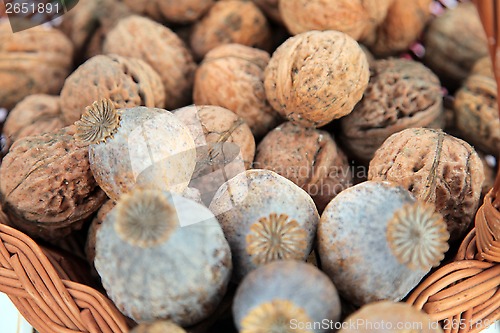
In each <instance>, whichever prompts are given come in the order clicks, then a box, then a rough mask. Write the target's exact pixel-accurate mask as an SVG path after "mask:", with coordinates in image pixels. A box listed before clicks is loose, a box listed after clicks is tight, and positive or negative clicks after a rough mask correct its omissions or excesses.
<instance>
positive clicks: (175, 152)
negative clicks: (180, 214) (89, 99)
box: [75, 100, 196, 201]
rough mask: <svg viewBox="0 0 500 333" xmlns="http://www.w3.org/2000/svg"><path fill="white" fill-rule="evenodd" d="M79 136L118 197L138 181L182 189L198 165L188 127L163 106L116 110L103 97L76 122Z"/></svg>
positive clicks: (101, 178)
mask: <svg viewBox="0 0 500 333" xmlns="http://www.w3.org/2000/svg"><path fill="white" fill-rule="evenodd" d="M75 124H76V125H77V133H76V134H75V137H76V138H77V140H79V141H80V142H82V143H85V144H89V160H90V166H91V169H92V173H93V174H94V177H95V179H96V181H97V182H98V183H99V186H100V187H101V188H102V189H103V190H104V191H105V192H106V194H107V195H108V196H109V197H110V198H111V199H113V200H115V201H116V200H118V198H119V197H120V195H122V194H123V193H126V192H128V191H130V190H131V189H132V188H133V187H134V186H135V185H136V184H141V185H143V186H148V187H152V188H158V189H162V190H168V191H173V192H176V193H182V192H184V191H185V190H186V188H187V186H188V183H189V180H190V179H191V176H192V174H193V171H194V168H195V165H196V150H195V144H194V140H193V138H192V136H191V134H190V132H189V130H188V129H187V127H186V126H185V125H184V124H183V123H182V122H181V121H180V120H178V119H177V118H176V117H175V116H174V115H173V114H172V113H170V112H169V111H166V110H163V109H156V108H146V107H135V108H131V109H119V110H116V109H115V106H114V104H113V102H111V101H110V100H102V101H100V102H94V104H92V106H88V107H87V108H86V111H85V113H84V114H83V115H82V119H81V120H79V121H77V122H76V123H75Z"/></svg>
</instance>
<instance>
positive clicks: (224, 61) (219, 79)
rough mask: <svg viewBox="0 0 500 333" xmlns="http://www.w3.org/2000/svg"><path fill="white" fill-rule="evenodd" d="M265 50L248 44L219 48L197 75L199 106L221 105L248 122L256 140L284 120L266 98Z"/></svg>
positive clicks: (267, 57)
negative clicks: (281, 119)
mask: <svg viewBox="0 0 500 333" xmlns="http://www.w3.org/2000/svg"><path fill="white" fill-rule="evenodd" d="M268 62H269V54H268V53H267V52H265V51H262V50H258V49H254V48H251V47H248V46H244V45H238V44H227V45H221V46H219V47H216V48H215V49H213V50H211V51H210V52H209V53H208V54H207V55H206V56H205V59H204V60H203V62H202V63H201V65H200V67H199V68H198V70H197V72H196V76H195V83H194V93H193V99H194V102H195V103H196V104H199V105H219V106H222V107H225V108H227V109H229V110H231V111H233V112H234V113H236V114H237V115H238V116H240V117H242V118H243V119H245V121H246V122H247V124H248V125H249V126H250V128H251V129H252V133H253V134H254V135H255V136H256V137H262V136H264V135H265V134H266V133H267V132H269V131H270V130H271V129H272V128H274V127H276V125H277V124H278V122H279V121H280V118H281V117H280V116H279V114H278V113H277V112H276V111H274V110H273V108H272V107H271V105H270V104H269V102H268V101H267V98H266V92H265V89H264V70H265V68H266V66H267V64H268Z"/></svg>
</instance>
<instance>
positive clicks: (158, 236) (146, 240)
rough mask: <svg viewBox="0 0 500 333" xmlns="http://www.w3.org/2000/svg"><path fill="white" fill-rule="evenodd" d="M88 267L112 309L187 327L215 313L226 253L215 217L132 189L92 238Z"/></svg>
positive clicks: (175, 199) (163, 195) (227, 265)
mask: <svg viewBox="0 0 500 333" xmlns="http://www.w3.org/2000/svg"><path fill="white" fill-rule="evenodd" d="M94 264H95V267H96V269H97V271H98V273H99V275H100V277H101V280H102V283H103V286H104V288H105V289H106V291H107V293H108V295H109V296H110V298H111V300H113V302H114V303H115V304H116V306H117V307H118V309H120V311H122V312H123V313H124V314H125V315H126V316H129V317H131V318H132V319H134V320H135V321H137V322H147V321H151V320H156V319H165V318H168V319H170V320H172V321H173V322H174V323H176V324H178V325H180V326H190V325H194V324H196V323H198V322H200V321H201V320H203V319H205V318H207V317H208V316H209V315H211V314H212V312H213V311H214V310H215V308H216V306H217V305H218V304H219V302H220V301H221V300H222V297H223V296H224V293H225V292H226V288H227V285H228V283H229V278H230V275H231V267H232V266H231V252H230V249H229V245H228V244H227V241H226V239H225V238H224V233H223V232H222V229H221V227H220V225H219V223H218V222H217V219H216V218H215V217H214V215H213V214H212V213H211V212H210V211H209V210H208V209H207V208H205V207H204V206H202V205H200V204H198V203H196V202H194V201H192V200H189V199H186V198H183V197H181V196H177V195H175V194H170V193H168V192H162V191H158V190H150V189H147V190H143V189H139V188H136V189H134V190H133V191H131V192H130V193H128V194H125V195H123V196H122V197H121V198H120V200H118V202H117V205H116V206H115V208H113V209H112V210H111V212H109V213H108V214H107V215H106V218H105V221H104V223H103V224H102V225H101V228H100V229H99V230H98V232H97V240H96V256H95V261H94Z"/></svg>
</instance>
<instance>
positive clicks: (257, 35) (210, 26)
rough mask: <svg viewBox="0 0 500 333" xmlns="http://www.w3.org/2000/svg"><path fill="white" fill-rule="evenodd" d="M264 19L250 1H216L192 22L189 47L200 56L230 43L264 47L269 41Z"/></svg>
mask: <svg viewBox="0 0 500 333" xmlns="http://www.w3.org/2000/svg"><path fill="white" fill-rule="evenodd" d="M270 34H271V31H270V28H269V24H268V23H267V19H266V17H265V16H264V14H262V12H261V11H260V10H259V8H258V7H257V6H256V5H255V4H254V3H253V2H251V1H239V0H228V1H218V2H216V3H215V4H214V5H213V6H212V7H211V8H210V10H209V11H208V13H207V14H206V15H205V16H204V17H203V18H202V19H201V20H200V21H198V22H197V23H196V24H195V25H194V29H193V32H192V35H191V43H190V44H191V49H192V50H193V52H194V54H195V56H196V57H197V58H199V59H201V58H203V57H204V56H205V54H207V52H208V51H210V50H211V49H213V48H215V47H217V46H219V45H222V44H230V43H238V44H242V45H247V46H253V47H258V48H262V49H267V48H268V47H269V43H270Z"/></svg>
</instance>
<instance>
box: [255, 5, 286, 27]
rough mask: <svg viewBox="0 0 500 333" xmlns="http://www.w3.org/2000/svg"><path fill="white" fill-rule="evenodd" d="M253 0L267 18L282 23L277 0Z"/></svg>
mask: <svg viewBox="0 0 500 333" xmlns="http://www.w3.org/2000/svg"><path fill="white" fill-rule="evenodd" d="M253 2H254V3H255V4H256V5H257V6H259V8H260V10H262V11H263V12H264V14H266V16H267V17H268V18H270V19H271V20H273V21H274V22H276V23H280V24H281V23H283V18H282V17H281V13H280V10H279V1H278V0H253Z"/></svg>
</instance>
